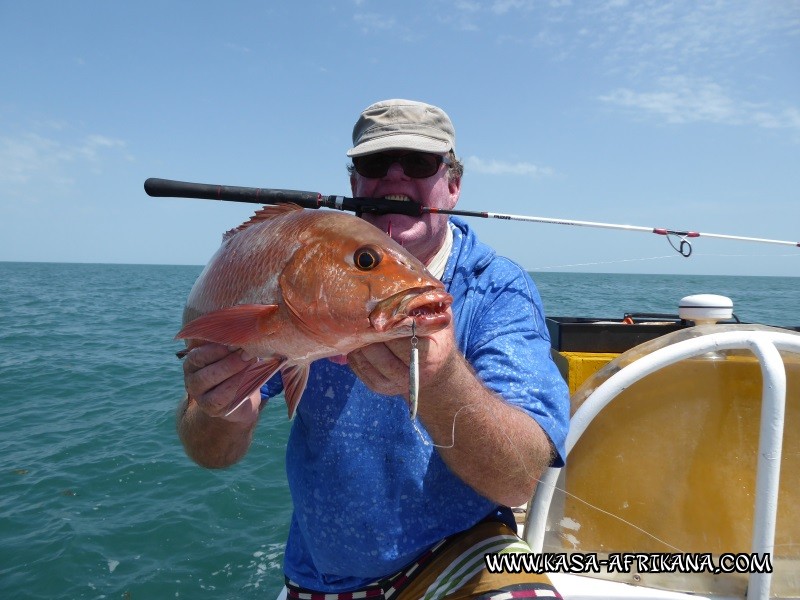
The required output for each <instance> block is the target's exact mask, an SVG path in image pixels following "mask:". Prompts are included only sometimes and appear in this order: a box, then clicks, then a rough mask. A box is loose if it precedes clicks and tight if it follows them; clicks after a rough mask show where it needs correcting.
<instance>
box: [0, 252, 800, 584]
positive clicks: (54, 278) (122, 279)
mask: <svg viewBox="0 0 800 600" xmlns="http://www.w3.org/2000/svg"><path fill="white" fill-rule="evenodd" d="M200 271H201V267H192V266H153V265H109V264H64V263H2V262H0V394H2V401H1V402H0V597H2V598H4V599H6V598H8V599H12V598H13V599H16V598H25V599H28V598H30V599H34V598H37V599H38V598H48V599H50V598H70V599H72V598H123V599H128V598H154V599H160V598H192V599H203V598H267V599H273V598H275V597H276V596H277V594H278V592H279V590H280V588H281V586H282V584H283V578H282V574H281V561H282V558H283V545H284V541H285V538H286V534H287V531H288V524H289V519H290V515H291V500H290V498H289V493H288V490H287V486H286V477H285V473H284V468H283V454H284V446H285V441H286V438H287V435H288V430H289V422H288V421H287V418H286V409H285V405H284V404H283V403H282V402H281V401H272V402H271V403H270V405H269V406H268V407H267V408H266V409H265V411H264V413H263V415H262V419H261V422H260V424H259V426H258V432H257V434H256V437H255V440H254V442H253V446H252V448H251V450H250V452H249V454H248V455H247V456H246V457H245V459H244V460H243V461H242V462H241V463H240V464H238V465H235V466H234V467H232V468H230V469H226V470H221V471H209V470H205V469H202V468H200V467H197V466H196V465H194V464H193V463H192V462H191V461H189V460H188V459H187V458H186V457H185V455H184V453H183V450H182V448H181V446H180V443H179V442H178V439H177V436H176V433H175V424H174V421H175V416H174V411H175V407H176V405H177V402H178V400H179V398H180V397H181V395H182V391H183V385H182V371H181V364H180V361H178V360H177V359H176V358H175V355H174V353H175V351H176V350H178V349H180V348H181V347H182V344H180V343H178V342H175V341H173V339H172V338H173V336H174V335H175V333H176V332H177V330H178V329H179V328H180V322H181V311H182V309H183V303H184V301H185V299H186V296H187V294H188V292H189V289H190V288H191V286H192V283H193V282H194V280H195V279H196V277H197V276H198V275H199V273H200ZM533 277H534V279H535V281H536V282H537V285H538V287H539V290H540V292H541V295H542V297H543V299H544V302H545V309H546V311H547V312H548V314H549V315H551V316H586V317H617V318H619V317H621V316H622V314H623V313H625V312H667V313H673V314H674V313H676V312H677V303H678V301H679V300H680V298H681V297H683V296H686V295H688V294H693V293H719V294H723V295H726V296H729V297H731V298H732V299H733V301H734V312H735V313H736V314H737V316H738V317H739V318H740V319H741V320H742V321H745V322H762V323H766V324H773V325H800V301H799V300H800V299H799V298H798V297H799V296H800V278H791V277H707V276H696V275H690V276H677V275H663V276H662V275H605V274H582V273H552V272H547V273H533Z"/></svg>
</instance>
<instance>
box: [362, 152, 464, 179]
mask: <svg viewBox="0 0 800 600" xmlns="http://www.w3.org/2000/svg"><path fill="white" fill-rule="evenodd" d="M394 163H400V166H401V167H402V168H403V173H405V174H406V177H411V178H412V179H426V178H428V177H431V176H432V175H435V174H436V172H437V171H438V170H439V165H441V164H442V163H444V164H446V165H449V164H450V159H449V158H447V157H446V156H441V155H439V154H430V153H428V152H408V153H407V154H401V155H399V156H396V155H392V154H383V153H377V154H366V155H364V156H355V157H353V167H355V170H356V172H357V173H358V174H359V175H361V176H362V177H367V178H368V179H380V178H381V177H385V176H386V174H387V173H388V172H389V167H391V166H392V165H393V164H394Z"/></svg>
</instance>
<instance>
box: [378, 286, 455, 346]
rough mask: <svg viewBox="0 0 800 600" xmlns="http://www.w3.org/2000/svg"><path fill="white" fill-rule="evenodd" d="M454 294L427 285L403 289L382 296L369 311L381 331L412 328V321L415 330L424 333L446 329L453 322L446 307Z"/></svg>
mask: <svg viewBox="0 0 800 600" xmlns="http://www.w3.org/2000/svg"><path fill="white" fill-rule="evenodd" d="M452 302H453V297H452V296H451V295H450V294H448V293H447V292H445V291H444V290H443V289H442V288H439V287H434V286H425V287H419V288H412V289H410V290H404V291H402V292H400V293H398V294H395V295H393V296H389V297H388V298H386V299H384V300H381V301H380V302H378V304H377V305H376V306H375V308H374V309H372V311H371V312H370V313H369V322H370V324H371V325H372V327H373V328H374V329H375V330H376V331H378V332H380V333H382V332H385V331H388V330H390V329H397V328H400V327H402V328H403V329H405V328H406V327H407V328H408V332H409V334H410V332H411V322H412V321H414V322H415V323H416V332H417V333H418V334H420V335H425V334H429V333H433V332H434V331H438V330H439V329H443V328H444V327H446V326H447V325H448V324H449V323H450V314H449V313H448V312H447V309H448V308H450V304H452Z"/></svg>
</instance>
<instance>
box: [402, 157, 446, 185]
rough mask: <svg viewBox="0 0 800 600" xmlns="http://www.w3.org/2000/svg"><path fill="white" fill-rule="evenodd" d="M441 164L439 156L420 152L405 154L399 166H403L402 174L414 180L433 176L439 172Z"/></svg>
mask: <svg viewBox="0 0 800 600" xmlns="http://www.w3.org/2000/svg"><path fill="white" fill-rule="evenodd" d="M441 162H442V157H441V156H437V155H435V154H425V153H422V152H413V153H411V154H406V155H405V156H403V157H402V158H401V159H400V164H401V165H403V173H405V174H406V175H408V176H409V177H414V178H416V179H424V178H426V177H430V176H431V175H433V174H435V173H436V171H438V170H439V165H440V164H441Z"/></svg>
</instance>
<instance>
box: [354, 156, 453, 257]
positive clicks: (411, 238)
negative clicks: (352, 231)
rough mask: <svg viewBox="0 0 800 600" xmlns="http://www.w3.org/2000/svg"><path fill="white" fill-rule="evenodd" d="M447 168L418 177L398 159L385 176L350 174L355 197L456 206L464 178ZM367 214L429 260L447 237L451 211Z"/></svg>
mask: <svg viewBox="0 0 800 600" xmlns="http://www.w3.org/2000/svg"><path fill="white" fill-rule="evenodd" d="M408 153H409V151H408V150H396V151H388V152H385V153H384V154H389V155H391V156H401V155H403V154H408ZM447 170H448V167H447V165H445V164H441V165H439V169H438V170H437V171H436V173H434V174H433V175H431V176H430V177H427V178H424V179H415V178H412V177H409V176H408V175H406V174H405V173H404V172H403V168H402V166H401V165H400V163H397V162H394V163H392V164H391V165H390V166H389V170H388V171H387V172H386V175H384V176H383V177H379V178H370V177H364V176H362V175H359V174H358V173H357V172H356V173H354V174H353V176H352V177H351V178H350V187H351V189H352V192H353V196H354V197H360V198H390V199H392V200H404V201H409V202H416V203H417V204H419V205H421V206H426V207H431V208H443V209H452V208H453V207H454V206H455V205H456V202H458V195H459V193H460V192H461V181H460V180H453V181H451V180H450V178H449V177H448V176H447V175H448V173H447ZM363 218H364V220H366V221H369V222H370V223H372V224H373V225H375V226H376V227H378V228H380V229H381V230H383V231H384V232H387V233H389V234H390V235H391V237H392V238H393V239H394V240H395V241H396V242H398V243H399V244H401V245H402V246H403V247H405V248H406V250H408V251H409V252H411V254H413V255H414V256H416V257H417V258H418V259H419V260H421V261H422V262H423V263H425V264H427V263H428V262H429V261H430V259H431V258H433V256H434V255H435V254H436V252H437V251H438V250H439V248H441V246H442V244H443V243H444V240H445V232H446V228H447V215H432V214H425V215H422V216H421V217H412V216H408V215H377V216H376V215H370V214H364V216H363Z"/></svg>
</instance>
